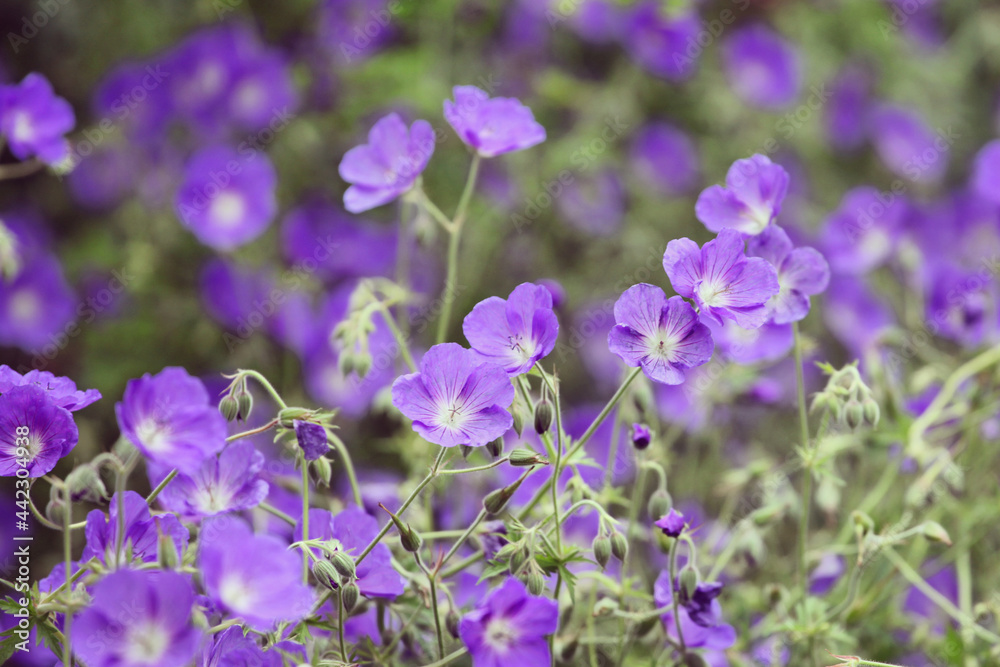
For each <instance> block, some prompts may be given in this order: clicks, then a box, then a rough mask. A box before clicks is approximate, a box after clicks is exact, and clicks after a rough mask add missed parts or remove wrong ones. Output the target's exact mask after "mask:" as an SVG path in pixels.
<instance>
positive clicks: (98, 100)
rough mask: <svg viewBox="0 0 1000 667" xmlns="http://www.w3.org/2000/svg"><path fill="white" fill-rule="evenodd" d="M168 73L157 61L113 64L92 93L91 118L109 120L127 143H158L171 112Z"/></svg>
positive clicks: (172, 104)
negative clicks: (121, 133)
mask: <svg viewBox="0 0 1000 667" xmlns="http://www.w3.org/2000/svg"><path fill="white" fill-rule="evenodd" d="M171 75H172V72H171V71H168V70H167V69H166V68H164V64H163V63H162V62H160V61H153V62H128V63H123V64H121V65H118V66H116V67H115V68H114V69H112V70H111V71H109V72H108V73H107V74H105V75H104V78H103V79H102V80H101V82H100V83H99V84H98V86H97V89H96V91H95V92H94V96H93V104H92V106H93V109H94V115H95V117H98V118H102V119H103V118H110V119H113V120H114V121H115V123H117V124H120V126H121V127H122V129H123V130H124V133H125V135H126V136H127V137H128V139H129V141H131V142H138V143H141V144H143V145H145V146H148V145H150V144H157V143H160V141H161V140H162V139H163V136H164V134H165V133H166V128H167V124H168V123H169V121H170V117H171V115H172V114H173V113H174V102H173V98H172V97H171V95H170V84H169V82H171ZM165 82H167V83H165ZM84 162H86V160H85V161H84Z"/></svg>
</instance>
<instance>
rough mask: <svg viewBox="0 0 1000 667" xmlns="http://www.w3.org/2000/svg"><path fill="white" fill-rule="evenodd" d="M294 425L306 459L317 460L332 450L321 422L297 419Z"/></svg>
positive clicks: (296, 436) (296, 437)
mask: <svg viewBox="0 0 1000 667" xmlns="http://www.w3.org/2000/svg"><path fill="white" fill-rule="evenodd" d="M292 426H293V427H294V429H295V439H296V440H297V441H298V443H299V448H300V449H301V450H302V453H303V455H304V456H305V459H306V461H315V460H316V459H318V458H320V457H322V456H323V455H324V454H326V453H327V452H328V451H330V445H329V443H328V442H327V440H328V438H327V435H326V429H325V428H324V427H323V426H322V425H321V424H315V423H313V422H308V421H301V420H299V419H296V420H294V421H293V422H292Z"/></svg>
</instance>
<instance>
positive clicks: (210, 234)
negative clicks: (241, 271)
mask: <svg viewBox="0 0 1000 667" xmlns="http://www.w3.org/2000/svg"><path fill="white" fill-rule="evenodd" d="M276 187H277V175H276V174H275V172H274V167H273V166H272V165H271V161H270V160H269V159H268V157H267V156H266V155H265V154H263V153H260V152H257V153H253V154H251V156H250V157H247V156H246V155H244V154H242V153H240V152H238V151H237V150H235V149H232V148H229V147H227V146H210V147H208V148H203V149H201V150H200V151H198V152H197V153H195V154H194V155H193V156H192V157H191V159H190V160H189V161H188V164H187V166H186V168H185V176H184V183H183V184H182V185H181V187H180V189H179V190H178V191H177V197H176V199H175V202H174V206H175V208H176V211H177V216H178V217H179V218H180V219H181V222H183V223H184V225H185V226H186V227H187V228H188V229H190V230H191V231H192V232H193V233H194V235H195V236H197V237H198V240H199V241H201V242H202V243H204V244H205V245H207V246H209V247H211V248H214V249H216V250H221V251H228V250H233V249H234V248H238V247H239V246H241V245H244V244H246V243H249V242H250V241H253V240H254V239H256V238H257V237H259V236H260V235H261V234H263V233H264V231H265V230H266V229H267V227H268V225H270V224H271V220H272V219H274V215H275V213H276V212H277V208H278V203H277V199H276V196H275V189H276Z"/></svg>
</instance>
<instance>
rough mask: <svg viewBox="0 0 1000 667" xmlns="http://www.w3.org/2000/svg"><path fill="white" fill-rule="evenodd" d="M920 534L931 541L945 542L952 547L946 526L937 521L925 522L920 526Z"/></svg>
mask: <svg viewBox="0 0 1000 667" xmlns="http://www.w3.org/2000/svg"><path fill="white" fill-rule="evenodd" d="M920 532H921V533H923V534H924V537H926V538H927V539H929V540H934V541H936V542H944V543H945V544H947V545H948V546H951V536H950V535H948V531H947V530H945V529H944V526H942V525H941V524H939V523H938V522H937V521H924V522H923V523H922V524H921V525H920Z"/></svg>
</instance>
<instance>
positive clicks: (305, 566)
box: [301, 459, 310, 584]
mask: <svg viewBox="0 0 1000 667" xmlns="http://www.w3.org/2000/svg"><path fill="white" fill-rule="evenodd" d="M301 463H302V539H303V540H308V539H309V464H308V463H307V462H306V461H305V460H304V459H303V460H302V461H301ZM309 551H310V550H309V549H303V550H302V581H303V582H304V583H306V584H308V583H309Z"/></svg>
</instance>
